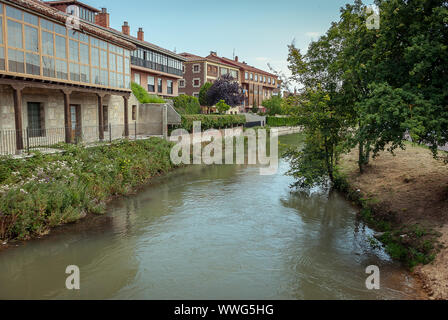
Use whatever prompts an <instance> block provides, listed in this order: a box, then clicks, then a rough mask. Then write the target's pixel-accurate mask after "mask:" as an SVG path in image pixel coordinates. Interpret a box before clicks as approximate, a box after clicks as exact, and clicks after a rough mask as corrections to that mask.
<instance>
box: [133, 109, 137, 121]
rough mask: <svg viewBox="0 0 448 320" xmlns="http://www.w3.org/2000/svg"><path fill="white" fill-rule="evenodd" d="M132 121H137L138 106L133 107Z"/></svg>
mask: <svg viewBox="0 0 448 320" xmlns="http://www.w3.org/2000/svg"><path fill="white" fill-rule="evenodd" d="M132 120H133V121H136V120H137V106H136V105H133V106H132Z"/></svg>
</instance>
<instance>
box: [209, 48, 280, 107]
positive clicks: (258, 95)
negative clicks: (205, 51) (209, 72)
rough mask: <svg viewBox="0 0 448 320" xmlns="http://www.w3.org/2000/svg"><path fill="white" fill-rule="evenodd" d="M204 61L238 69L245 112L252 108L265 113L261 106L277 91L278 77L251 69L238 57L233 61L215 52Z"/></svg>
mask: <svg viewBox="0 0 448 320" xmlns="http://www.w3.org/2000/svg"><path fill="white" fill-rule="evenodd" d="M206 59H208V60H212V61H215V62H220V63H225V64H228V65H232V66H233V67H234V68H238V71H239V73H238V74H239V76H240V79H239V82H240V83H241V86H242V87H243V90H244V96H245V100H244V105H243V107H244V110H245V112H248V111H250V110H251V109H253V107H254V106H256V107H257V108H258V109H259V110H260V111H265V108H264V107H263V106H262V105H261V104H262V102H263V101H264V100H266V99H269V98H270V97H271V96H272V95H273V93H274V90H276V89H277V85H278V84H277V81H278V77H277V76H276V75H275V74H272V73H269V72H266V71H263V70H261V69H258V68H255V67H252V66H250V65H248V64H247V63H245V62H240V61H239V60H238V57H235V58H234V59H228V58H225V57H219V56H218V55H217V54H216V52H211V53H210V55H209V56H207V57H206Z"/></svg>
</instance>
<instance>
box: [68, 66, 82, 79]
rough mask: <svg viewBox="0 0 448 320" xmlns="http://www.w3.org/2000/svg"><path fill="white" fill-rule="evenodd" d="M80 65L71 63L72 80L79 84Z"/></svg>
mask: <svg viewBox="0 0 448 320" xmlns="http://www.w3.org/2000/svg"><path fill="white" fill-rule="evenodd" d="M79 79H80V77H79V64H77V63H70V80H72V81H77V82H79Z"/></svg>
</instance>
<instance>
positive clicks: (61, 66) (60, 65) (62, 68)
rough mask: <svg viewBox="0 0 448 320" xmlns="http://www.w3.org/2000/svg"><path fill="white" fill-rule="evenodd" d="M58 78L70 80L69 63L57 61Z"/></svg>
mask: <svg viewBox="0 0 448 320" xmlns="http://www.w3.org/2000/svg"><path fill="white" fill-rule="evenodd" d="M56 78H59V79H64V80H68V73H67V62H65V61H62V60H56Z"/></svg>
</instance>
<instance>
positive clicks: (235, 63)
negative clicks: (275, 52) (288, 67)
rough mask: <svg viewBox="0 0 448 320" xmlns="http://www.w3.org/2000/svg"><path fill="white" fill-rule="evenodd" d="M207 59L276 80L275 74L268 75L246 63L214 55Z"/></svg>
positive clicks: (268, 73)
mask: <svg viewBox="0 0 448 320" xmlns="http://www.w3.org/2000/svg"><path fill="white" fill-rule="evenodd" d="M207 59H213V60H216V61H222V62H223V63H228V64H231V65H233V66H235V67H238V68H241V69H244V70H245V71H249V72H256V73H259V74H263V75H266V76H270V77H274V78H277V76H276V75H275V74H273V73H270V72H267V71H264V70H261V69H258V68H255V67H253V66H250V65H248V64H246V63H243V62H239V61H235V60H232V59H228V58H225V57H218V56H215V55H209V56H208V57H207Z"/></svg>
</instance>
